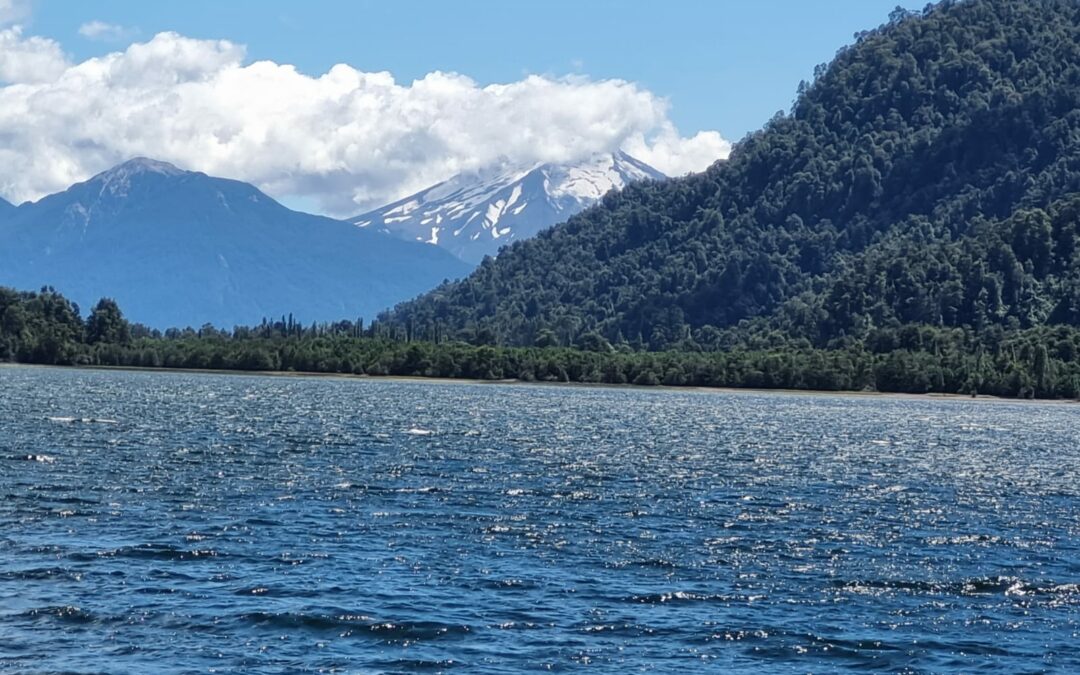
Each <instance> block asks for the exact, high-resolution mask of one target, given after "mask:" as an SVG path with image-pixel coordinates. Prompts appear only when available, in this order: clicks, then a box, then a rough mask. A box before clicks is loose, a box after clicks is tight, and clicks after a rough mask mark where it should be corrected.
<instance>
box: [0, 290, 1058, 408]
mask: <svg viewBox="0 0 1080 675" xmlns="http://www.w3.org/2000/svg"><path fill="white" fill-rule="evenodd" d="M383 330H385V327H380V326H378V325H373V326H368V327H366V328H365V327H364V326H363V325H362V324H359V323H354V322H350V321H342V322H340V323H336V324H328V325H313V326H303V325H301V324H300V323H298V322H296V321H294V320H293V319H292V318H291V317H284V318H282V319H281V320H279V321H274V322H269V321H268V322H264V323H263V324H261V325H259V326H255V327H251V328H236V329H234V330H232V331H222V330H218V329H215V328H214V327H212V326H204V327H203V328H201V329H199V330H195V329H191V328H188V329H183V330H179V329H170V330H168V331H165V332H164V333H162V332H160V331H155V330H150V329H148V328H146V327H144V326H140V325H132V324H130V323H129V322H128V321H126V320H125V319H124V317H123V313H122V312H121V310H120V308H119V307H118V306H117V305H116V303H115V302H113V301H111V300H108V299H104V300H102V301H101V302H99V303H98V304H97V305H95V307H94V308H93V310H92V311H91V312H90V314H89V316H88V317H87V318H86V319H85V320H83V319H82V318H81V317H80V314H79V308H78V307H77V306H75V305H74V304H73V303H71V302H70V301H68V300H66V299H65V298H64V297H63V296H61V295H60V294H58V293H56V292H55V291H54V290H52V289H43V290H42V291H41V292H37V293H28V292H16V291H12V290H9V289H3V288H0V361H17V362H21V363H34V364H46V365H80V366H122V367H140V368H192V369H211V370H244V371H295V372H313V373H342V374H354V375H371V376H388V375H392V376H417V377H445V378H468V379H480V380H505V379H513V380H520V381H525V382H533V381H538V382H580V383H603V384H634V385H667V386H700V387H754V388H770V389H772V388H783V389H813V390H827V391H849V390H870V391H882V392H905V393H930V392H939V393H962V394H976V393H978V394H988V395H995V396H1003V397H1025V398H1031V397H1040V398H1077V397H1080V359H1078V355H1080V329H1076V328H1072V327H1066V326H1056V327H1041V328H1030V329H1026V330H1018V331H1011V332H1008V333H1005V332H1004V331H999V332H998V333H997V334H996V336H995V335H994V333H993V331H991V332H989V333H988V335H991V336H992V337H994V339H991V340H990V342H988V343H982V342H980V341H979V337H978V335H977V334H976V333H974V332H973V331H965V330H961V329H942V328H935V327H932V326H912V325H909V326H904V327H903V328H901V329H899V330H896V331H893V330H889V329H879V330H876V331H874V332H873V333H872V334H871V336H870V338H869V339H868V340H866V341H861V342H856V343H852V344H851V345H849V346H847V347H844V348H830V349H822V348H816V347H814V346H813V345H811V344H810V342H809V341H807V340H800V341H795V342H792V341H789V340H787V339H785V338H784V337H783V336H782V335H781V334H780V333H773V334H771V335H769V336H762V337H758V338H755V339H754V340H751V341H750V343H748V344H745V345H741V346H733V347H732V348H731V349H725V350H720V351H709V352H707V351H703V350H700V349H688V348H684V349H681V350H677V351H676V350H670V351H663V352H647V351H634V350H632V349H630V348H629V347H627V346H626V345H618V346H615V345H612V344H611V343H610V342H608V341H607V340H605V339H604V338H603V337H602V336H600V335H598V334H595V333H593V334H589V335H586V336H585V337H584V338H583V339H582V341H581V342H580V343H579V344H578V345H576V346H575V347H574V348H566V347H558V346H546V347H498V346H492V345H474V344H468V343H465V342H460V341H447V342H442V343H439V344H436V343H434V342H421V341H409V340H407V339H406V338H405V337H404V336H402V335H391V334H384V333H382V331H383Z"/></svg>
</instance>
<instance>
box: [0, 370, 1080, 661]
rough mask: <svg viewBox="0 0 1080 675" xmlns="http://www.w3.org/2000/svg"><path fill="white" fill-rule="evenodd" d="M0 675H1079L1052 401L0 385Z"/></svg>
mask: <svg viewBox="0 0 1080 675" xmlns="http://www.w3.org/2000/svg"><path fill="white" fill-rule="evenodd" d="M0 425H2V426H0V431H2V433H0V671H5V672H6V671H20V672H26V671H33V672H52V671H64V672H110V673H120V672H131V673H142V672H148V671H165V672H185V671H190V672H211V671H215V670H216V671H218V672H229V671H235V670H239V669H247V670H250V671H257V672H303V671H328V672H333V671H340V672H415V671H418V670H425V671H432V672H439V671H454V670H460V671H462V672H484V673H515V672H520V671H522V670H556V671H558V670H570V669H577V668H579V667H581V666H583V665H586V664H590V665H591V666H593V668H594V669H596V670H597V671H598V672H599V671H610V670H615V669H618V670H630V671H645V670H649V671H660V672H687V671H696V672H728V671H733V670H735V671H740V672H760V673H775V672H821V671H828V672H835V671H844V670H863V671H874V672H884V671H893V672H908V671H932V672H950V671H952V672H1020V671H1024V672H1080V585H1078V584H1080V407H1077V406H1075V405H1073V404H1038V403H1020V402H1017V403H1006V402H985V401H970V400H962V399H960V400H934V399H912V398H909V399H897V398H885V397H869V396H831V395H796V394H758V393H723V392H699V391H660V390H638V389H603V388H585V387H581V388H577V387H554V386H525V385H492V384H457V383H440V382H398V381H381V380H360V379H344V378H342V379H335V378H305V377H265V376H264V377H259V376H250V377H249V376H239V375H209V374H185V373H147V372H114V371H109V372H106V371H91V370H76V369H44V368H21V367H4V368H0Z"/></svg>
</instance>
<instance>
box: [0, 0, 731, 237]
mask: <svg viewBox="0 0 1080 675" xmlns="http://www.w3.org/2000/svg"><path fill="white" fill-rule="evenodd" d="M3 1H4V0H0V2H3ZM0 80H3V82H4V83H7V84H0V194H3V195H4V196H6V197H8V198H9V199H11V200H13V201H16V202H18V201H22V200H26V199H36V198H39V197H41V196H42V195H44V194H47V193H50V192H54V191H57V190H61V189H64V188H66V187H67V186H68V185H70V184H71V183H72V182H75V181H78V180H83V179H86V178H88V177H89V176H91V175H93V174H94V173H96V172H98V171H101V170H103V169H106V168H108V167H109V166H112V165H113V164H116V163H118V162H120V161H123V160H125V159H128V158H130V157H133V156H139V155H142V156H148V157H154V158H157V159H162V160H166V161H170V162H173V163H175V164H177V165H178V166H180V167H182V168H188V169H194V170H199V171H205V172H207V173H209V174H211V175H219V176H226V177H232V178H237V179H240V180H245V181H249V182H252V183H255V184H256V185H258V186H260V187H261V188H263V189H264V190H266V191H267V192H269V193H270V194H271V195H272V196H275V197H278V198H299V199H303V201H305V202H306V203H315V204H318V205H319V207H320V208H321V209H322V210H323V211H325V212H327V213H330V214H334V215H340V216H345V215H351V214H354V213H358V212H360V211H361V210H364V209H366V208H369V207H375V206H379V205H381V204H383V203H386V202H389V201H391V200H393V199H396V198H399V197H401V196H404V195H406V194H408V193H410V192H412V191H416V190H419V189H422V188H424V187H427V186H429V185H431V184H432V183H435V182H438V181H440V180H444V179H446V178H448V177H450V176H451V175H453V174H455V173H458V172H460V171H465V170H478V169H482V168H487V167H490V166H492V165H497V164H502V163H513V164H525V163H531V162H565V161H573V160H576V159H581V158H584V157H587V156H588V155H590V154H592V153H596V152H610V151H614V150H616V149H620V148H622V149H624V150H626V151H627V152H629V153H630V154H632V155H634V156H636V157H638V158H639V159H641V160H643V161H645V162H648V163H650V164H652V165H653V166H655V167H656V168H658V169H660V170H661V171H664V172H665V173H668V174H670V175H678V174H682V173H686V172H688V171H696V170H701V169H704V168H705V167H706V166H708V165H709V164H711V163H712V162H714V161H715V160H717V159H720V158H723V157H726V156H727V154H728V152H729V151H730V144H729V143H728V142H727V141H725V140H724V139H722V138H721V137H720V136H719V134H717V133H716V132H713V131H705V132H700V133H697V134H695V135H693V136H689V137H686V136H682V135H680V133H679V132H678V130H677V129H676V128H675V126H674V125H673V124H672V122H671V120H670V117H669V110H668V103H667V101H666V100H665V99H663V98H661V97H658V96H656V95H655V94H653V93H652V92H650V91H648V90H646V89H643V88H642V87H640V86H639V85H636V84H634V83H632V82H626V81H622V80H590V79H588V78H584V77H580V76H573V77H567V78H552V77H542V76H529V77H525V78H523V79H521V80H519V81H517V82H511V83H507V84H492V85H487V86H481V85H479V84H477V83H476V82H474V81H473V80H471V79H469V78H468V77H466V76H464V75H459V74H455V73H444V72H433V73H430V74H428V75H426V76H424V77H423V78H421V79H418V80H416V81H413V82H408V83H399V82H397V81H395V80H394V78H393V76H391V75H390V74H389V73H386V72H374V73H373V72H363V71H361V70H357V69H356V68H353V67H351V66H348V65H343V64H342V65H336V66H334V67H333V68H331V69H330V70H329V71H328V72H326V73H324V74H321V75H318V76H310V75H307V74H304V73H301V72H299V71H297V70H296V68H294V67H293V66H290V65H284V64H279V63H274V62H271V61H258V62H254V63H247V62H246V61H245V53H244V49H243V47H241V46H239V45H236V44H234V43H231V42H228V41H223V40H196V39H191V38H187V37H184V36H181V35H178V34H175V33H161V34H159V35H157V36H155V37H154V38H153V39H151V40H150V41H148V42H144V43H136V44H132V45H131V46H130V47H128V48H127V49H126V50H124V51H122V52H114V53H111V54H108V55H106V56H102V57H98V58H92V59H89V60H86V61H83V62H81V63H71V62H69V61H68V60H67V59H66V58H65V56H64V54H63V50H62V49H61V47H60V45H59V44H57V43H56V42H54V41H51V40H47V39H42V38H37V37H25V36H24V35H23V34H22V31H21V30H20V29H18V28H10V29H7V30H0Z"/></svg>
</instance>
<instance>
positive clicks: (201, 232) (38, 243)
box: [0, 158, 468, 327]
mask: <svg viewBox="0 0 1080 675" xmlns="http://www.w3.org/2000/svg"><path fill="white" fill-rule="evenodd" d="M0 233H2V235H3V238H4V240H5V241H6V242H7V245H6V246H5V247H4V249H3V250H2V251H0V283H2V284H6V285H9V286H14V287H21V288H38V287H41V286H45V285H48V286H53V287H55V288H57V289H58V290H60V291H62V292H64V293H65V294H66V295H68V296H69V297H71V298H72V299H73V300H75V301H77V302H78V303H80V304H81V305H83V306H89V305H90V304H91V303H93V302H95V301H96V300H97V299H98V298H99V297H102V296H108V297H113V298H115V299H116V300H118V301H119V302H120V303H121V304H122V305H123V306H125V309H126V311H127V312H128V313H129V316H130V317H131V318H132V319H133V320H134V321H139V322H143V323H147V324H149V325H154V326H159V327H166V326H174V325H181V326H182V325H192V326H199V325H202V324H203V323H212V324H215V325H218V326H226V327H229V326H232V325H236V324H254V323H257V322H259V321H260V320H261V319H262V318H264V317H268V316H269V317H273V316H281V315H282V314H287V313H290V312H295V313H297V314H298V315H300V314H303V315H304V318H305V319H306V320H309V321H310V320H316V321H332V320H339V319H344V318H353V319H355V318H356V317H357V316H366V317H372V316H374V315H375V313H376V312H378V311H379V309H381V308H382V307H386V306H389V305H391V304H393V302H396V301H400V300H401V299H404V298H406V297H409V296H411V295H414V294H415V293H417V292H420V291H422V290H424V289H425V287H430V286H431V285H434V284H436V283H438V282H439V281H442V280H443V279H445V278H450V277H454V276H458V275H460V274H463V273H465V272H466V271H467V270H468V267H467V266H466V265H465V264H464V263H461V262H460V261H458V260H456V259H455V258H453V257H452V256H450V255H449V254H447V253H445V252H443V251H440V250H438V249H434V248H433V247H427V246H421V245H419V244H410V243H408V242H402V241H399V240H396V239H394V238H392V237H388V236H385V235H380V234H378V233H375V232H364V231H361V230H358V229H357V228H355V227H353V226H351V225H349V224H348V223H345V222H343V221H338V220H333V219H331V218H325V217H322V216H314V215H310V214H304V213H300V212H297V211H292V210H290V209H288V208H286V207H284V206H282V205H281V204H279V203H277V202H276V201H274V200H273V199H272V198H270V197H269V196H267V195H266V194H264V193H263V192H261V191H260V190H258V189H257V188H255V187H254V186H252V185H249V184H247V183H243V182H241V181H234V180H230V179H225V178H215V177H211V176H207V175H206V174H203V173H199V172H193V171H185V170H182V169H179V168H177V167H175V166H173V165H171V164H168V163H165V162H158V161H155V160H149V159H146V158H135V159H132V160H129V161H127V162H124V163H121V164H119V165H117V166H115V167H112V168H111V169H108V170H107V171H104V172H101V173H99V174H97V175H95V176H93V177H91V178H90V179H88V180H86V181H83V182H81V183H77V184H75V185H73V186H71V187H70V188H68V189H67V190H64V191H63V192H59V193H56V194H53V195H48V196H46V197H43V198H42V199H40V200H38V201H37V202H33V203H30V204H25V205H23V206H22V207H20V208H18V209H17V210H16V211H15V213H14V215H12V216H11V217H9V218H7V219H5V220H4V221H3V223H2V224H0Z"/></svg>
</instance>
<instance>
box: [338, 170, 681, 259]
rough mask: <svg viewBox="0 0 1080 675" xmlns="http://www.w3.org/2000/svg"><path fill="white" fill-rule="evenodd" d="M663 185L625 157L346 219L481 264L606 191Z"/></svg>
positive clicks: (443, 192) (493, 174)
mask: <svg viewBox="0 0 1080 675" xmlns="http://www.w3.org/2000/svg"><path fill="white" fill-rule="evenodd" d="M663 178H665V176H664V174H662V173H660V172H659V171H657V170H656V169H654V168H652V167H651V166H649V165H647V164H645V163H644V162H640V161H638V160H636V159H634V158H633V157H631V156H629V155H627V154H626V153H624V152H617V153H614V154H603V155H597V156H594V157H592V158H590V159H588V160H586V161H583V162H579V163H576V164H565V165H560V164H539V165H533V166H528V167H522V168H518V169H510V170H507V169H502V170H494V171H487V172H481V173H469V174H458V175H457V176H454V177H453V178H451V179H449V180H447V181H444V182H442V183H439V184H437V185H434V186H432V187H430V188H428V189H426V190H422V191H421V192H417V193H416V194H414V195H412V196H409V197H406V198H404V199H402V200H399V201H396V202H394V203H393V204H388V205H387V206H384V207H382V208H379V209H376V210H374V211H370V212H368V213H365V214H364V215H361V216H357V217H356V218H352V219H350V222H352V223H354V224H356V225H358V226H360V227H361V228H365V229H373V230H378V231H384V232H389V233H391V234H394V235H397V236H398V237H401V238H402V239H408V240H410V241H421V242H425V243H428V244H436V245H438V246H440V247H442V248H445V249H447V250H448V251H450V252H451V253H453V254H454V255H456V256H457V257H459V258H461V259H462V260H465V261H468V262H472V263H478V262H480V261H481V260H483V258H484V256H486V255H495V254H496V253H498V251H499V249H500V248H501V247H503V246H506V245H507V244H509V243H510V242H512V241H516V240H520V239H527V238H529V237H532V236H534V235H535V234H536V233H538V232H540V231H541V230H543V229H545V228H547V227H550V226H552V225H554V224H556V223H559V222H562V221H564V220H566V219H567V218H569V217H570V216H572V215H574V214H575V213H578V212H579V211H581V210H583V209H585V208H586V207H588V206H591V205H592V204H594V203H595V202H596V201H598V200H599V199H600V198H601V197H603V196H604V195H605V194H607V192H608V191H610V190H617V189H621V188H622V187H623V186H625V185H627V184H628V183H632V182H635V181H640V180H649V179H656V180H660V179H663Z"/></svg>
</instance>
